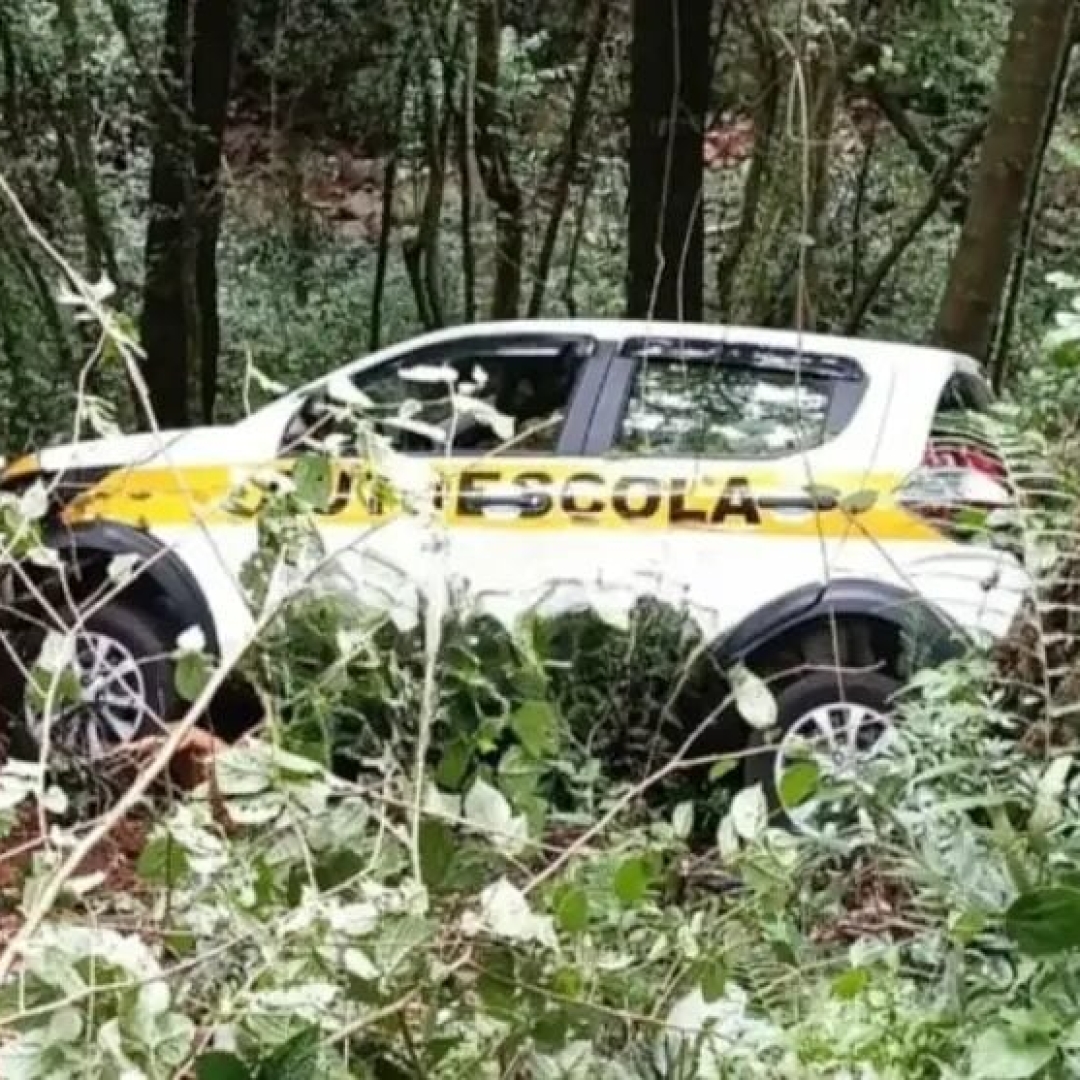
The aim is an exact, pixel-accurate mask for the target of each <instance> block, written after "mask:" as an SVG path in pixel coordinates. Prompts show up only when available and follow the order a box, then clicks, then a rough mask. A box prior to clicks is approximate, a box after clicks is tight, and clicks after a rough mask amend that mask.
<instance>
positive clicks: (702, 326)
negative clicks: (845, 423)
mask: <svg viewBox="0 0 1080 1080" xmlns="http://www.w3.org/2000/svg"><path fill="white" fill-rule="evenodd" d="M486 334H492V335H500V334H505V335H513V334H552V335H564V334H565V335H572V334H592V335H595V336H596V337H599V338H603V339H612V338H631V337H650V338H674V339H683V340H685V339H690V338H693V339H697V340H706V341H717V342H723V341H727V342H746V343H754V344H760V345H772V346H775V347H777V348H783V349H792V350H796V351H798V350H799V349H806V350H809V351H813V352H825V353H834V354H839V355H841V356H848V357H852V358H856V359H858V360H860V361H862V362H865V363H866V364H869V365H878V364H881V365H888V366H895V365H898V364H918V365H920V368H921V369H922V370H923V371H924V372H925V371H926V370H927V368H935V367H937V368H939V369H941V368H945V369H948V370H949V371H954V370H959V371H963V372H965V373H967V374H971V375H979V374H980V368H979V365H978V364H977V363H976V362H975V361H974V360H973V359H971V358H970V357H968V356H964V355H962V354H960V353H955V352H951V351H949V350H946V349H938V348H933V347H930V346H925V345H913V344H909V343H907V342H900V341H886V340H880V339H872V338H856V337H844V336H841V335H836V334H820V333H808V332H804V331H800V330H774V329H768V328H764V327H754V326H729V325H724V324H718V323H692V322H666V321H660V320H642V319H612V318H600V319H598V318H585V317H580V318H568V319H511V320H502V321H489V322H478V323H463V324H461V325H457V326H451V327H446V328H444V329H441V330H435V331H431V332H429V333H426V334H423V335H422V336H419V337H415V338H412V339H411V340H410V341H409V342H407V343H406V342H402V343H401V344H402V345H406V344H408V345H410V346H413V347H417V346H420V347H422V346H426V345H435V344H438V343H439V342H440V341H447V342H450V341H455V340H460V339H461V338H466V337H473V336H478V335H481V336H482V335H486Z"/></svg>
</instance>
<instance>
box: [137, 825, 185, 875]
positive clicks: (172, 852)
mask: <svg viewBox="0 0 1080 1080" xmlns="http://www.w3.org/2000/svg"><path fill="white" fill-rule="evenodd" d="M189 869H190V864H189V863H188V857H187V853H186V852H185V851H184V849H183V848H182V847H181V846H180V845H179V844H178V843H177V842H176V841H175V840H174V839H172V837H169V836H158V837H155V838H154V839H153V840H151V841H150V842H149V843H148V844H147V845H146V847H144V848H143V849H142V854H141V855H140V856H139V861H138V863H137V864H136V870H137V872H138V874H139V877H141V878H142V879H143V881H148V882H150V883H151V884H154V885H164V886H166V887H169V886H173V885H176V884H178V883H179V882H180V881H182V880H183V879H184V878H185V877H186V876H187V874H188V871H189Z"/></svg>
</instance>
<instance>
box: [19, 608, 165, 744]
mask: <svg viewBox="0 0 1080 1080" xmlns="http://www.w3.org/2000/svg"><path fill="white" fill-rule="evenodd" d="M30 638H31V639H32V640H28V641H26V642H24V646H25V647H24V648H23V649H20V653H21V654H22V659H23V663H24V664H25V665H26V666H27V667H31V666H32V665H33V663H34V661H35V660H36V659H37V656H38V654H39V653H40V650H41V645H42V641H43V638H44V635H43V634H42V633H41V632H35V633H34V634H33V635H31V636H30ZM69 640H70V645H68V646H66V647H65V649H64V654H65V655H64V659H65V660H66V661H67V663H66V665H65V670H66V671H67V672H69V673H70V675H71V676H72V677H71V678H69V679H64V680H53V679H52V678H48V677H46V678H44V679H39V680H38V682H37V684H36V685H32V684H30V683H29V682H28V680H26V678H25V677H21V678H19V680H18V684H17V685H18V689H17V692H16V693H15V694H13V695H9V701H8V703H7V711H8V712H9V715H10V717H11V720H12V721H13V729H14V730H13V732H12V735H13V738H12V749H13V750H14V751H15V752H16V753H17V754H20V755H30V756H36V755H37V754H38V753H40V750H41V747H42V745H43V741H44V737H45V733H46V730H47V731H48V741H49V744H50V745H51V746H54V747H58V748H60V749H62V750H63V751H65V752H67V753H69V754H71V755H72V756H74V757H77V758H79V759H81V760H84V761H87V760H89V761H93V760H97V759H100V758H103V757H105V756H107V755H108V754H109V753H110V752H113V751H115V750H116V749H118V748H120V747H122V746H124V745H126V744H128V743H131V742H134V741H136V740H138V739H143V738H147V737H149V736H152V735H155V734H160V733H161V731H162V729H163V727H164V726H165V725H166V724H167V723H168V722H169V721H170V720H173V719H175V718H176V716H177V715H178V713H179V711H180V710H181V708H182V702H181V699H180V697H179V695H178V694H177V692H176V688H175V678H174V664H173V660H172V656H171V653H172V651H173V647H174V641H173V640H172V638H171V637H170V635H169V634H168V633H167V632H166V631H165V629H164V628H163V626H162V625H161V624H160V623H159V622H158V621H157V620H156V619H155V618H154V617H153V616H152V615H151V614H149V613H147V612H146V611H144V610H141V609H140V608H137V607H134V606H132V605H129V604H124V603H113V604H109V605H107V606H105V607H102V608H100V609H99V610H97V611H94V612H93V613H91V614H89V615H88V616H86V618H85V619H83V620H82V621H81V622H80V623H79V624H78V627H77V629H76V630H74V632H73V633H72V634H71V636H70V638H69ZM53 682H55V688H54V689H52V691H51V694H50V687H49V685H47V684H49V683H53ZM16 699H17V700H16ZM46 725H47V727H46Z"/></svg>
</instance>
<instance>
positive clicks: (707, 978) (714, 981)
mask: <svg viewBox="0 0 1080 1080" xmlns="http://www.w3.org/2000/svg"><path fill="white" fill-rule="evenodd" d="M700 982H701V996H702V997H703V998H704V999H705V1003H706V1004H707V1005H710V1004H712V1002H714V1001H719V1000H720V998H721V997H723V996H724V990H725V988H726V987H727V982H728V972H727V968H726V967H724V965H723V964H722V963H721V962H720V961H719V960H709V961H708V962H706V964H705V965H704V967H703V968H702V970H701V980H700Z"/></svg>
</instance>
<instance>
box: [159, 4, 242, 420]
mask: <svg viewBox="0 0 1080 1080" xmlns="http://www.w3.org/2000/svg"><path fill="white" fill-rule="evenodd" d="M238 15H239V0H169V6H168V9H167V13H166V30H165V44H164V49H163V57H162V60H163V63H162V69H163V75H162V79H161V82H162V84H163V85H162V89H163V90H164V93H161V94H159V95H158V103H157V109H156V112H157V116H156V121H157V131H156V134H155V140H154V148H153V163H152V166H151V176H150V202H151V209H150V223H149V226H148V228H147V238H146V281H145V285H144V291H143V314H142V337H143V344H144V346H145V348H146V354H147V359H146V379H147V385H148V387H149V389H150V396H151V402H152V404H153V407H154V412H155V415H156V417H157V419H158V422H159V423H160V424H161V425H162V426H164V427H184V426H187V425H188V424H189V423H190V422H191V418H192V405H193V404H194V402H195V401H198V407H199V413H200V415H201V418H202V420H203V421H204V422H207V423H208V422H211V421H212V419H213V414H214V405H215V399H216V395H217V374H218V372H217V364H218V352H219V348H220V326H219V321H218V281H217V246H218V239H219V237H220V232H221V215H222V202H223V200H222V188H221V154H222V137H223V133H224V129H225V118H226V111H227V108H228V96H229V83H230V78H231V74H232V65H233V56H234V52H235V45H236V35H237V24H238Z"/></svg>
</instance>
